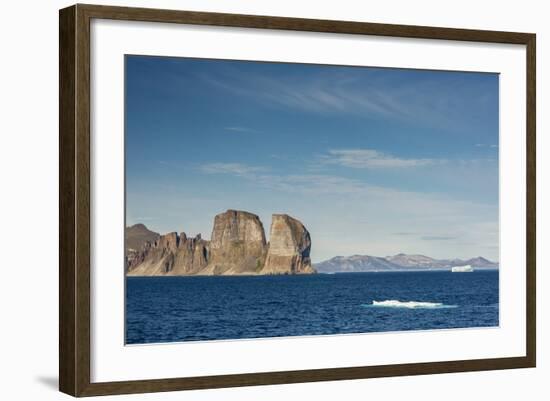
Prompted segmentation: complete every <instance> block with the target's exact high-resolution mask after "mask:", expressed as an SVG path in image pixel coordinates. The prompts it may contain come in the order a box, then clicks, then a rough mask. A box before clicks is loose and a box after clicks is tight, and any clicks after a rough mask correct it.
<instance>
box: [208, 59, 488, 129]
mask: <svg viewBox="0 0 550 401" xmlns="http://www.w3.org/2000/svg"><path fill="white" fill-rule="evenodd" d="M198 78H199V79H202V80H203V82H205V83H207V84H209V85H211V86H214V87H216V88H218V89H222V90H224V91H227V92H230V93H231V94H233V95H236V96H239V97H246V98H248V99H249V100H252V101H254V102H255V104H262V105H264V106H267V107H276V108H285V109H291V110H293V111H302V112H309V113H322V114H327V113H328V114H346V115H350V114H352V115H356V116H363V117H366V118H369V119H371V118H392V119H399V120H402V121H416V122H420V123H422V124H424V125H430V126H437V127H441V128H444V129H453V130H455V131H456V130H458V131H459V130H461V129H462V128H463V127H464V126H465V120H464V110H465V109H468V108H470V107H472V104H471V103H472V102H474V103H475V107H476V110H480V112H481V111H483V110H486V108H487V107H488V105H490V104H492V102H491V97H490V96H489V97H487V96H476V97H472V96H471V92H472V91H478V90H479V89H478V87H476V86H473V85H472V84H470V83H469V81H467V80H463V79H461V78H460V77H456V78H455V79H454V80H446V81H442V80H439V79H436V78H430V77H427V76H425V77H423V78H419V77H415V79H410V80H393V81H389V80H388V78H387V75H386V74H383V73H381V72H380V71H377V70H367V69H353V68H352V69H346V70H342V71H329V70H327V71H324V72H316V73H315V74H310V75H309V76H307V75H306V76H304V75H292V74H289V75H287V76H283V77H281V76H273V75H269V74H264V75H261V74H250V73H249V74H246V75H244V74H242V72H241V71H239V70H238V69H234V70H232V69H231V68H227V69H226V70H225V71H224V74H218V75H200V76H199V77H198ZM464 96H470V97H472V102H469V104H467V105H466V104H464V103H463V102H462V101H461V99H463V98H464ZM466 125H467V124H466Z"/></svg>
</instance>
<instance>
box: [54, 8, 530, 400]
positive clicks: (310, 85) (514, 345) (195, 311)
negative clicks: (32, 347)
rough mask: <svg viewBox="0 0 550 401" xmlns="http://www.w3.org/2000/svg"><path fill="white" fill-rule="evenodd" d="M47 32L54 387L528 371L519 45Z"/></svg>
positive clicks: (270, 24) (174, 30)
mask: <svg viewBox="0 0 550 401" xmlns="http://www.w3.org/2000/svg"><path fill="white" fill-rule="evenodd" d="M59 21H60V203H59V215H60V303H59V308H60V312H59V313H60V328H59V330H60V344H59V350H60V356H59V358H60V373H59V379H60V380H59V387H60V390H61V391H63V392H65V393H67V394H71V395H73V396H91V395H105V394H121V393H142V392H155V391H172V390H186V389H202V388H219V387H232V386H248V385H262V384H279V383H296V382H312V381H324V380H344V379H361V378H374V377H387V376H398V375H419V374H432V373H443V372H463V371H480V370H490V369H510V368H527V367H534V366H535V360H536V348H535V343H536V340H535V332H536V329H535V328H536V326H535V324H536V319H535V297H536V294H535V282H536V280H535V35H534V34H530V33H512V32H494V31H480V30H467V29H450V28H435V27H420V26H403V25H386V24H372V23H363V22H349V21H327V20H310V19H296V18H282V17H267V16H252V15H233V14H218V13H202V12H189V11H169V10H153V9H137V8H122V7H107V6H94V5H75V6H72V7H69V8H65V9H63V10H61V11H60V20H59Z"/></svg>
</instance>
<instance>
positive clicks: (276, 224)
mask: <svg viewBox="0 0 550 401" xmlns="http://www.w3.org/2000/svg"><path fill="white" fill-rule="evenodd" d="M310 251H311V237H310V235H309V232H308V231H307V230H306V228H305V227H304V225H303V224H302V223H300V222H299V221H298V220H296V219H294V218H292V217H290V216H289V215H286V214H274V215H273V219H272V222H271V231H270V234H269V249H268V252H267V258H266V261H265V266H264V268H263V270H262V274H309V273H315V269H314V268H313V267H312V266H311V259H310V257H309V253H310Z"/></svg>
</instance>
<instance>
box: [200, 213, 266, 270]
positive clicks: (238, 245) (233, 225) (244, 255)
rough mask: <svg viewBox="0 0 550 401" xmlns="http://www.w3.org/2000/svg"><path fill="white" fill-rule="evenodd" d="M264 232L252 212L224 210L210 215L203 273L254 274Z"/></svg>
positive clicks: (262, 251)
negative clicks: (209, 237)
mask: <svg viewBox="0 0 550 401" xmlns="http://www.w3.org/2000/svg"><path fill="white" fill-rule="evenodd" d="M266 248H267V247H266V240H265V232H264V227H263V225H262V222H261V221H260V219H259V218H258V216H256V215H255V214H252V213H248V212H243V211H238V210H228V211H226V212H225V213H221V214H218V215H217V216H216V217H215V219H214V228H213V230H212V237H211V239H210V257H209V260H208V266H207V268H206V270H205V271H204V272H203V273H204V274H213V275H218V274H255V273H258V272H259V271H260V270H261V269H262V267H263V265H264V260H265V253H266Z"/></svg>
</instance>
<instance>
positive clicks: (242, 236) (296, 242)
mask: <svg viewBox="0 0 550 401" xmlns="http://www.w3.org/2000/svg"><path fill="white" fill-rule="evenodd" d="M269 238H270V241H269V242H267V241H266V236H265V232H264V228H263V224H262V222H261V221H260V219H259V217H258V216H256V215H255V214H252V213H249V212H245V211H240V210H227V211H226V212H224V213H221V214H218V215H217V216H216V217H215V218H214V227H213V229H212V236H211V239H210V240H205V239H203V238H202V237H201V235H200V234H198V235H197V236H195V237H187V235H186V234H185V233H184V232H182V233H180V234H178V233H176V232H172V233H168V234H164V235H159V234H157V233H154V232H152V231H149V230H148V229H147V228H146V227H145V226H144V225H143V224H138V225H134V226H132V227H127V229H126V274H127V275H128V276H188V275H216V276H217V275H279V274H313V273H316V271H315V269H314V268H313V266H312V264H311V259H310V251H311V236H310V234H309V232H308V231H307V229H306V228H305V227H304V225H303V224H302V223H301V222H300V221H299V220H297V219H295V218H293V217H291V216H289V215H287V214H274V215H273V216H272V222H271V228H270V237H269ZM129 244H131V245H133V246H134V247H130V246H129Z"/></svg>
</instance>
